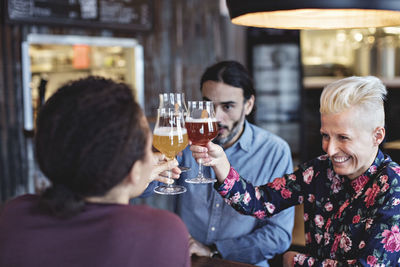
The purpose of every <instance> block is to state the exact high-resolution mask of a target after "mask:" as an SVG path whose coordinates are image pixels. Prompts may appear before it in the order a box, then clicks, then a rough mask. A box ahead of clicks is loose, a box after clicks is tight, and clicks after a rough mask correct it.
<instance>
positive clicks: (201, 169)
mask: <svg viewBox="0 0 400 267" xmlns="http://www.w3.org/2000/svg"><path fill="white" fill-rule="evenodd" d="M197 178H204V175H203V164H202V160H201V159H199V173H198V174H197Z"/></svg>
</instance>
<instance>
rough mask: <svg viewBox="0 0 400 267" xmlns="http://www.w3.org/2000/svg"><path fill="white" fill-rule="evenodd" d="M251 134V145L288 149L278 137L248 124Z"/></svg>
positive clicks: (284, 142) (285, 143)
mask: <svg viewBox="0 0 400 267" xmlns="http://www.w3.org/2000/svg"><path fill="white" fill-rule="evenodd" d="M248 125H249V126H250V128H251V130H252V132H253V144H254V145H256V146H267V147H270V148H274V147H275V148H282V149H289V145H288V143H287V142H286V141H285V140H284V139H283V138H282V137H280V136H278V135H276V134H274V133H272V132H270V131H268V130H266V129H263V128H261V127H259V126H257V125H255V124H251V123H248Z"/></svg>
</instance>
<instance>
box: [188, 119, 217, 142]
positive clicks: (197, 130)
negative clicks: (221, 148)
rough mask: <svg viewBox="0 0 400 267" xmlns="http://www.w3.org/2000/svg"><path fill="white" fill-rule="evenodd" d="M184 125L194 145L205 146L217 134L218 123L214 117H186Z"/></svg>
mask: <svg viewBox="0 0 400 267" xmlns="http://www.w3.org/2000/svg"><path fill="white" fill-rule="evenodd" d="M185 125H186V129H187V132H188V135H189V139H190V141H192V143H193V144H194V145H199V146H206V145H207V143H208V142H209V141H210V140H212V139H214V138H215V137H216V136H217V134H218V125H217V120H216V119H215V118H212V119H210V118H202V119H193V118H187V119H186V123H185Z"/></svg>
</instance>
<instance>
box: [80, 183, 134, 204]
mask: <svg viewBox="0 0 400 267" xmlns="http://www.w3.org/2000/svg"><path fill="white" fill-rule="evenodd" d="M129 199H130V197H129V194H127V192H125V190H123V189H121V188H119V187H118V186H116V187H113V188H111V190H109V191H108V192H107V193H106V194H105V195H103V196H93V197H87V198H85V200H86V201H87V202H91V203H105V204H129Z"/></svg>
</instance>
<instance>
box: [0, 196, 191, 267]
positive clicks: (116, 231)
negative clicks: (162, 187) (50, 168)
mask: <svg viewBox="0 0 400 267" xmlns="http://www.w3.org/2000/svg"><path fill="white" fill-rule="evenodd" d="M38 201H39V197H38V196H35V195H25V196H22V197H19V198H17V199H15V200H13V201H10V202H9V203H8V204H7V205H6V206H5V208H4V210H3V212H2V213H1V216H0V266H15V267H18V266H56V267H63V266H96V267H99V266H100V267H101V266H190V262H189V259H190V258H189V248H188V236H189V234H188V232H187V230H186V227H185V226H184V224H183V222H182V221H181V220H180V219H179V218H178V217H177V216H176V215H174V214H172V213H170V212H167V211H163V210H156V209H152V208H150V207H147V206H131V205H122V204H90V203H88V204H86V206H85V210H84V211H82V212H80V213H79V214H77V215H75V216H73V217H71V218H69V219H58V218H56V217H53V216H50V215H46V214H44V213H41V212H40V211H39V209H38V208H37V203H38Z"/></svg>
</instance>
